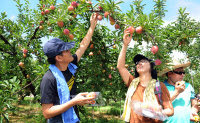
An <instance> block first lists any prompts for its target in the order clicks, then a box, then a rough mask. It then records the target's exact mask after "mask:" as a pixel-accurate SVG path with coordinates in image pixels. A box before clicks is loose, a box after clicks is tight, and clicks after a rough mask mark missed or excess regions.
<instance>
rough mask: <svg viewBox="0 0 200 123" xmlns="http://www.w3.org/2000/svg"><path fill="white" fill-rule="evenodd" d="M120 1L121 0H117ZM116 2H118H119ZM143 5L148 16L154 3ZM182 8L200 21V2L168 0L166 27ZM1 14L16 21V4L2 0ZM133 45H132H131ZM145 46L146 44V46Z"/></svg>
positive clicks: (34, 3) (124, 7)
mask: <svg viewBox="0 0 200 123" xmlns="http://www.w3.org/2000/svg"><path fill="white" fill-rule="evenodd" d="M57 1H58V2H57V3H62V0H57ZM117 1H119V0H117ZM117 1H116V2H117ZM122 1H124V3H122V4H120V8H121V10H122V12H123V13H125V12H126V11H127V10H130V6H129V5H130V4H132V1H133V0H122ZM29 2H30V8H31V9H33V8H37V4H38V3H39V0H29ZM21 3H24V0H21ZM92 3H93V5H95V4H96V3H97V1H96V0H92ZM142 4H146V5H145V6H144V13H146V14H148V13H150V12H151V10H152V9H153V5H154V2H153V0H143V2H142ZM180 7H182V8H184V7H186V12H188V13H190V14H189V16H190V17H191V18H192V19H195V20H197V21H200V0H166V6H165V10H168V12H166V13H165V14H166V15H165V17H164V18H163V19H164V21H165V24H164V25H167V24H169V23H170V22H173V21H175V20H176V18H177V17H178V14H177V13H178V9H179V8H180ZM0 12H6V14H7V16H8V18H9V19H11V20H15V19H16V18H17V15H18V10H17V7H16V3H15V2H14V1H13V0H1V7H0ZM99 23H100V24H103V25H106V26H108V28H110V29H111V30H113V29H114V26H112V25H110V24H109V23H107V21H105V20H104V21H101V22H99ZM42 41H43V44H42V45H44V43H45V42H47V41H48V39H47V38H42ZM131 43H132V45H134V42H133V41H132V42H131ZM130 45H131V44H130ZM144 45H145V44H144ZM174 56H176V57H177V56H179V57H178V59H183V58H184V57H186V55H185V54H183V53H178V52H177V51H174V53H173V54H172V57H174Z"/></svg>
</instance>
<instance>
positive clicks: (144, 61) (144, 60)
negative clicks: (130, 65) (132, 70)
mask: <svg viewBox="0 0 200 123" xmlns="http://www.w3.org/2000/svg"><path fill="white" fill-rule="evenodd" d="M140 62H142V63H147V62H149V61H148V60H146V59H142V60H140V61H137V62H136V63H135V64H136V65H138V64H139V63H140Z"/></svg>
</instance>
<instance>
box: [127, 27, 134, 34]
mask: <svg viewBox="0 0 200 123" xmlns="http://www.w3.org/2000/svg"><path fill="white" fill-rule="evenodd" d="M128 31H129V33H130V34H133V33H134V32H135V28H134V27H133V26H129V27H128Z"/></svg>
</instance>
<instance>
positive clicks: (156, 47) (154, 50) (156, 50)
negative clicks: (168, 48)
mask: <svg viewBox="0 0 200 123" xmlns="http://www.w3.org/2000/svg"><path fill="white" fill-rule="evenodd" d="M158 49H159V48H158V46H153V47H151V52H152V53H153V54H156V53H157V52H158Z"/></svg>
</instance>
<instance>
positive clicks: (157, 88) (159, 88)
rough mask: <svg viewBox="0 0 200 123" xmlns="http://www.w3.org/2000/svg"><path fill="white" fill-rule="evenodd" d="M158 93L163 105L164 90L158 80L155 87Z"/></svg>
mask: <svg viewBox="0 0 200 123" xmlns="http://www.w3.org/2000/svg"><path fill="white" fill-rule="evenodd" d="M155 89H156V91H155V94H157V95H158V100H159V102H160V104H161V105H162V104H163V100H162V90H161V86H160V81H158V80H156V87H155Z"/></svg>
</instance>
